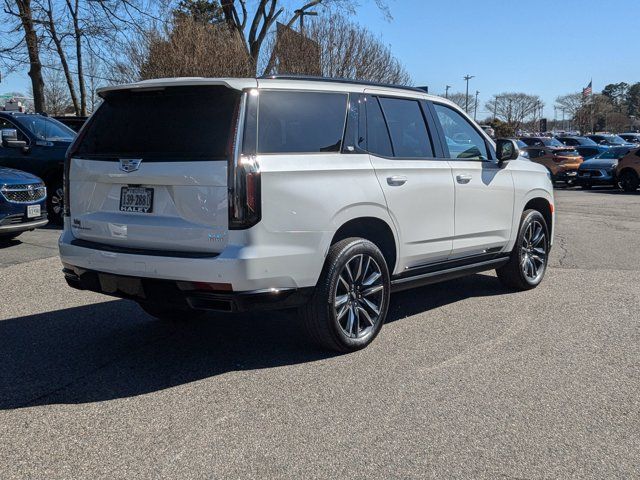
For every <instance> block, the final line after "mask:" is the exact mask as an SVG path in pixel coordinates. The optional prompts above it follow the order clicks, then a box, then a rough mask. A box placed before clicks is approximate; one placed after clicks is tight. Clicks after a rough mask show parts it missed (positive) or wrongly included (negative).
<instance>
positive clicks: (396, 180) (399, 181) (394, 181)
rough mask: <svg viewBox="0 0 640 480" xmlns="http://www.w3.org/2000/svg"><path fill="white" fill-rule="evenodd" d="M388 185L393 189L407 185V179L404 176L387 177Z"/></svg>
mask: <svg viewBox="0 0 640 480" xmlns="http://www.w3.org/2000/svg"><path fill="white" fill-rule="evenodd" d="M387 183H388V184H389V186H391V187H399V186H401V185H404V184H405V183H407V177H404V176H402V175H394V176H393V177H387Z"/></svg>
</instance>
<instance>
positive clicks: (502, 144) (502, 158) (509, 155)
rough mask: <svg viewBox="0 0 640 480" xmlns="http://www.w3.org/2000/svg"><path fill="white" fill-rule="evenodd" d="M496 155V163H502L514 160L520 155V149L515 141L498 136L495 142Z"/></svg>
mask: <svg viewBox="0 0 640 480" xmlns="http://www.w3.org/2000/svg"><path fill="white" fill-rule="evenodd" d="M496 155H497V157H498V165H502V164H503V163H505V162H508V161H509V160H516V159H517V158H518V155H520V149H519V148H518V145H517V144H516V142H515V141H513V140H509V139H507V138H500V139H498V141H497V142H496Z"/></svg>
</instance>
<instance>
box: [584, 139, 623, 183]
mask: <svg viewBox="0 0 640 480" xmlns="http://www.w3.org/2000/svg"><path fill="white" fill-rule="evenodd" d="M630 150H631V148H629V147H611V148H608V149H607V151H606V152H602V153H601V154H600V155H598V156H597V157H595V158H592V159H591V160H586V161H584V162H582V164H581V165H580V167H579V168H578V184H579V185H580V186H581V187H582V188H585V189H589V188H591V187H592V186H593V185H610V186H612V187H616V186H617V185H618V180H617V178H616V166H617V165H618V160H619V159H620V158H622V157H624V156H625V155H626V154H627V153H629V151H630Z"/></svg>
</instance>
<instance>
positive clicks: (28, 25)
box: [16, 0, 44, 113]
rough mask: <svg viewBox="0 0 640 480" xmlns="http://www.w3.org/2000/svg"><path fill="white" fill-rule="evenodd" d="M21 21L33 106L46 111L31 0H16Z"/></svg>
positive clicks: (37, 110)
mask: <svg viewBox="0 0 640 480" xmlns="http://www.w3.org/2000/svg"><path fill="white" fill-rule="evenodd" d="M16 4H17V5H18V11H19V12H20V21H21V22H22V28H23V30H24V39H25V43H26V44H27V52H28V54H29V64H30V68H29V77H30V78H31V86H32V89H33V107H34V109H35V111H36V112H38V113H43V112H44V80H43V79H42V63H41V62H40V49H39V45H38V34H37V32H36V29H35V25H34V21H33V12H32V11H31V0H16Z"/></svg>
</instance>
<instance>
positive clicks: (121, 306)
mask: <svg viewBox="0 0 640 480" xmlns="http://www.w3.org/2000/svg"><path fill="white" fill-rule="evenodd" d="M504 293H506V291H505V290H504V289H503V288H502V287H501V286H500V285H499V283H498V281H497V280H496V279H495V278H494V277H489V276H484V275H473V276H471V277H468V278H462V279H459V280H454V281H451V282H447V283H444V284H439V285H433V286H429V287H423V288H420V289H417V290H412V291H407V292H401V293H398V294H396V295H394V296H392V301H391V305H390V311H389V317H388V320H387V321H388V322H393V321H396V320H399V319H401V318H404V317H407V316H410V315H414V314H416V313H419V312H424V311H428V310H430V309H433V308H436V307H439V306H443V305H447V304H450V303H454V302H457V301H459V300H462V299H464V298H468V297H476V296H487V295H499V294H504ZM383 332H384V331H383ZM0 339H2V341H1V342H0V410H7V409H14V408H22V407H29V406H37V405H49V404H79V403H88V402H98V401H105V400H111V399H117V398H126V397H131V396H137V395H142V394H145V393H150V392H154V391H159V390H163V389H166V388H170V387H174V386H178V385H182V384H186V383H189V382H193V381H197V380H201V379H204V378H209V377H212V376H215V375H220V374H223V373H226V372H230V371H239V370H253V369H263V368H272V367H278V366H284V365H292V364H299V363H306V362H313V361H317V360H320V359H323V358H328V357H330V356H333V355H336V354H335V353H331V352H325V351H322V350H319V349H318V348H316V347H315V346H314V345H312V344H310V343H309V342H308V341H307V339H306V337H305V335H304V331H303V329H302V327H301V324H300V322H299V320H298V318H297V317H296V314H295V312H294V311H288V312H261V313H252V314H238V315H215V314H212V315H208V316H206V317H205V318H204V319H200V320H193V321H186V322H185V323H180V324H175V323H166V322H162V321H157V320H154V319H152V318H151V317H149V316H148V315H146V314H145V313H143V312H142V310H140V308H139V307H138V306H137V305H136V304H135V303H133V302H130V301H126V300H115V301H107V302H104V303H95V304H90V305H86V306H81V307H75V308H69V309H65V310H58V311H53V312H45V313H41V314H36V315H29V316H24V317H19V318H12V319H8V320H3V321H0Z"/></svg>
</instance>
